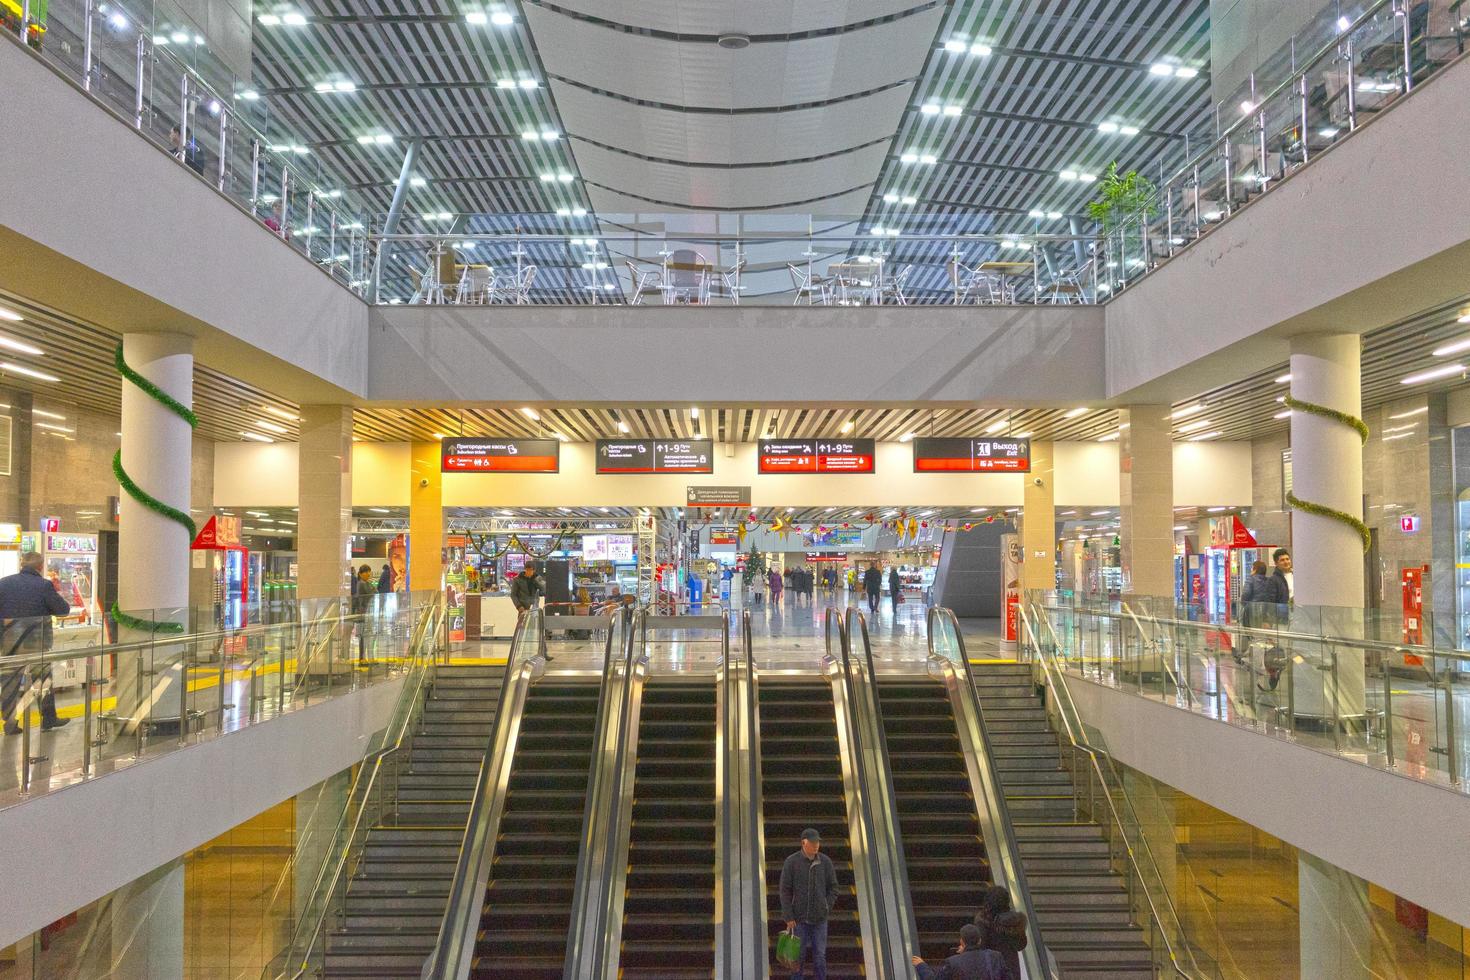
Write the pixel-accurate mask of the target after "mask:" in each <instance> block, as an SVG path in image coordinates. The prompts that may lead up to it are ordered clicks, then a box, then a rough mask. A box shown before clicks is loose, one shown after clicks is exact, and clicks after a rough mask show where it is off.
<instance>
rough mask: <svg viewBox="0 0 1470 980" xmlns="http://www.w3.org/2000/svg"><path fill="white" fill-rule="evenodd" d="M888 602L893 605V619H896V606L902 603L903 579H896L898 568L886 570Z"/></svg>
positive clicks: (893, 566) (892, 566) (891, 567)
mask: <svg viewBox="0 0 1470 980" xmlns="http://www.w3.org/2000/svg"><path fill="white" fill-rule="evenodd" d="M888 600H889V601H890V602H892V603H893V618H894V619H895V620H896V619H898V604H899V603H900V602H902V601H903V579H901V578H899V577H898V566H897V565H891V566H889V568H888Z"/></svg>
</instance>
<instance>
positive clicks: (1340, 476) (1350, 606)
mask: <svg viewBox="0 0 1470 980" xmlns="http://www.w3.org/2000/svg"><path fill="white" fill-rule="evenodd" d="M1361 354H1362V342H1361V339H1360V338H1359V337H1357V336H1356V335H1354V334H1307V335H1303V336H1299V337H1293V338H1292V340H1291V394H1292V397H1293V398H1296V399H1298V400H1300V401H1304V402H1312V403H1313V404H1317V405H1324V406H1326V407H1328V408H1332V409H1336V410H1337V411H1339V412H1346V413H1347V414H1349V415H1353V416H1358V417H1361V416H1362V414H1363V395H1362V392H1363V385H1362V375H1361V360H1362V358H1361ZM1291 471H1292V485H1293V491H1292V492H1293V493H1295V495H1296V496H1297V498H1298V499H1299V500H1303V501H1310V502H1312V503H1317V504H1323V505H1325V506H1327V507H1331V508H1332V509H1334V510H1339V511H1344V512H1345V513H1348V514H1351V515H1353V516H1354V517H1357V518H1360V519H1361V518H1362V516H1363V441H1362V438H1361V437H1360V436H1359V435H1358V433H1357V431H1356V430H1354V429H1352V428H1351V427H1349V426H1346V425H1343V424H1342V423H1341V422H1337V421H1334V420H1333V419H1329V418H1323V417H1321V416H1319V415H1314V414H1312V413H1310V412H1292V413H1291ZM1291 540H1292V555H1291V557H1292V564H1293V568H1294V572H1293V578H1294V580H1295V596H1294V603H1295V610H1294V612H1293V616H1292V620H1293V625H1294V626H1296V627H1297V628H1299V629H1302V630H1305V631H1308V632H1313V633H1316V632H1318V631H1324V632H1327V633H1341V634H1345V635H1349V636H1353V635H1363V634H1362V630H1363V622H1362V612H1361V610H1362V608H1363V571H1364V566H1363V562H1364V553H1363V539H1362V538H1361V537H1360V536H1359V535H1358V532H1357V531H1355V530H1354V529H1353V528H1351V527H1349V526H1348V525H1346V524H1344V523H1342V522H1341V521H1338V520H1334V519H1333V518H1331V517H1319V516H1316V515H1314V514H1308V513H1307V512H1305V511H1302V510H1293V511H1292V518H1291ZM1312 607H1329V608H1327V609H1318V608H1312ZM1301 652H1302V653H1305V654H1307V656H1306V657H1304V658H1303V659H1302V660H1300V661H1296V662H1294V666H1293V683H1294V684H1295V687H1296V708H1297V711H1298V712H1299V713H1301V714H1306V715H1314V716H1319V717H1329V716H1330V715H1331V714H1332V708H1331V702H1332V699H1333V694H1332V691H1331V689H1330V688H1331V683H1332V677H1333V674H1332V673H1331V672H1330V671H1326V670H1322V669H1319V667H1320V666H1322V665H1325V661H1324V660H1323V659H1322V658H1323V657H1325V656H1327V653H1326V652H1325V651H1320V650H1307V651H1301ZM1336 682H1337V702H1338V705H1337V710H1338V711H1339V712H1340V713H1341V714H1342V715H1344V716H1347V717H1352V716H1356V715H1361V714H1362V710H1363V699H1364V688H1363V686H1364V663H1363V659H1362V657H1361V656H1354V655H1351V654H1345V655H1343V656H1340V657H1339V658H1338V664H1337V671H1336Z"/></svg>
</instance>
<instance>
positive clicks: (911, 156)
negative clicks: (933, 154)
mask: <svg viewBox="0 0 1470 980" xmlns="http://www.w3.org/2000/svg"><path fill="white" fill-rule="evenodd" d="M898 162H899V163H918V162H919V155H918V154H917V153H904V154H902V155H900V156H899V158H898Z"/></svg>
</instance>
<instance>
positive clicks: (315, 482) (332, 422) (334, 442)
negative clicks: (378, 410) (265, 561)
mask: <svg viewBox="0 0 1470 980" xmlns="http://www.w3.org/2000/svg"><path fill="white" fill-rule="evenodd" d="M297 484H298V506H299V507H300V508H301V512H300V514H299V516H298V517H297V520H296V550H297V554H298V558H297V571H296V576H297V577H296V593H297V595H298V596H300V597H301V598H302V599H338V598H341V597H343V596H345V595H346V594H347V588H348V579H347V563H348V557H349V556H348V553H347V547H348V538H349V536H350V535H351V534H352V407H351V406H349V405H302V406H301V447H300V459H299V461H298V466H297Z"/></svg>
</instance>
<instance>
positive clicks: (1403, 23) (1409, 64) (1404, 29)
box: [1394, 3, 1414, 95]
mask: <svg viewBox="0 0 1470 980" xmlns="http://www.w3.org/2000/svg"><path fill="white" fill-rule="evenodd" d="M1394 15H1395V16H1396V17H1398V19H1399V30H1400V31H1401V33H1402V35H1403V41H1404V94H1405V95H1408V94H1409V93H1410V92H1412V91H1414V40H1413V37H1412V31H1411V29H1410V27H1409V7H1408V4H1405V3H1399V4H1397V5H1396V9H1395V10H1394Z"/></svg>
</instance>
